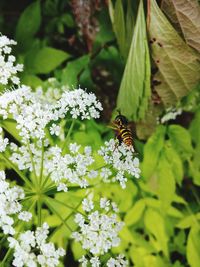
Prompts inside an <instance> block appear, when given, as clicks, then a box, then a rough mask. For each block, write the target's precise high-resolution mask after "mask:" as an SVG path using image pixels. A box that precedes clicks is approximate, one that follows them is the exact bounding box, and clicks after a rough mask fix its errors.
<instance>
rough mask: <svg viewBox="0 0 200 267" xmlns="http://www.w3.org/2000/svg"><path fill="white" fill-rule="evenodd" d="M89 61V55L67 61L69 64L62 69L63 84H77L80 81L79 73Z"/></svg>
mask: <svg viewBox="0 0 200 267" xmlns="http://www.w3.org/2000/svg"><path fill="white" fill-rule="evenodd" d="M88 63H89V55H85V56H82V57H80V58H78V59H76V60H73V61H70V62H68V63H67V66H66V67H65V68H64V69H63V71H62V76H61V80H62V84H65V85H66V84H67V85H69V86H70V87H72V86H76V85H77V83H78V75H79V74H80V72H81V71H82V70H84V68H85V67H86V66H87V65H88Z"/></svg>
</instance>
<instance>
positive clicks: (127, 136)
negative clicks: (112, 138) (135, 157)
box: [118, 126, 133, 146]
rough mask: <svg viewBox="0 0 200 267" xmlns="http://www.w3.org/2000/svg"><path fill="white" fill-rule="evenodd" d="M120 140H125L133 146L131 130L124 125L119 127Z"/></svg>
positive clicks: (125, 142) (128, 144)
mask: <svg viewBox="0 0 200 267" xmlns="http://www.w3.org/2000/svg"><path fill="white" fill-rule="evenodd" d="M118 140H119V142H124V144H126V145H127V146H133V136H132V132H131V130H130V129H129V128H127V127H123V126H122V127H121V128H120V129H119V133H118Z"/></svg>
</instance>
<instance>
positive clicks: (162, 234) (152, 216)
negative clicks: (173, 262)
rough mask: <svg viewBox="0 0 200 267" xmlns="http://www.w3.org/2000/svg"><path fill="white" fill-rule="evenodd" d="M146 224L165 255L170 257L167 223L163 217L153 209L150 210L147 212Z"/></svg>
mask: <svg viewBox="0 0 200 267" xmlns="http://www.w3.org/2000/svg"><path fill="white" fill-rule="evenodd" d="M144 224H145V227H146V228H147V230H148V231H149V232H150V233H151V234H153V236H154V237H155V238H156V239H157V241H158V242H159V244H160V246H161V248H162V251H163V253H164V255H165V256H166V257H168V256H169V252H168V244H167V243H168V236H167V234H166V229H165V222H164V219H163V217H162V216H161V215H160V214H159V213H158V212H157V211H155V210H153V209H148V210H147V211H146V212H145V216H144Z"/></svg>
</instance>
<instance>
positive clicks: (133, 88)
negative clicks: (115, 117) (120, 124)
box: [117, 0, 150, 120]
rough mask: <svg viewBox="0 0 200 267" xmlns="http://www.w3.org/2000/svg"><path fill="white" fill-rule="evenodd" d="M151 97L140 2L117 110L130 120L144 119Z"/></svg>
mask: <svg viewBox="0 0 200 267" xmlns="http://www.w3.org/2000/svg"><path fill="white" fill-rule="evenodd" d="M149 96H150V60H149V50H148V44H147V36H146V23H145V17H144V9H143V1H142V0H141V1H140V5H139V9H138V15H137V21H136V25H135V31H134V34H133V39H132V43H131V47H130V51H129V55H128V59H127V63H126V67H125V70H124V74H123V78H122V81H121V85H120V90H119V94H118V99H117V108H118V109H120V111H121V112H122V113H123V114H125V115H126V116H127V117H128V118H131V119H133V120H138V119H142V118H144V116H145V111H146V109H147V107H148V99H149Z"/></svg>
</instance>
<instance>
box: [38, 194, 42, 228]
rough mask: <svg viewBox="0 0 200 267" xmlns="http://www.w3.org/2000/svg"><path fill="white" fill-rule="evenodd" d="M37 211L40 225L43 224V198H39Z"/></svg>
mask: <svg viewBox="0 0 200 267" xmlns="http://www.w3.org/2000/svg"><path fill="white" fill-rule="evenodd" d="M37 212H38V225H39V226H41V225H42V201H41V199H38V200H37Z"/></svg>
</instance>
